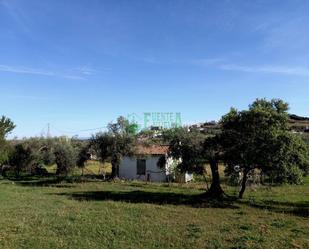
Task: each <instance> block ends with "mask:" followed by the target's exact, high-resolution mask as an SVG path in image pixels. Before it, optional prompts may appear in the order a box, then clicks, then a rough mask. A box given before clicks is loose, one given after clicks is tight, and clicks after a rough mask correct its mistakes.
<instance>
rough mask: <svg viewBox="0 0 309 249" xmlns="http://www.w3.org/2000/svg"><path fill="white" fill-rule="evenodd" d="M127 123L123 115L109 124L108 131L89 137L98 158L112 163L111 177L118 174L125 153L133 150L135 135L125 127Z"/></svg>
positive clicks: (129, 153)
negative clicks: (115, 121)
mask: <svg viewBox="0 0 309 249" xmlns="http://www.w3.org/2000/svg"><path fill="white" fill-rule="evenodd" d="M127 124H129V123H128V122H127V121H126V120H125V119H124V118H123V117H119V118H118V121H117V123H112V124H109V131H108V132H105V133H98V134H96V135H95V136H94V137H93V138H92V139H91V147H92V149H93V150H94V151H95V152H96V154H97V156H98V158H99V159H100V160H101V161H102V162H103V163H104V162H110V163H111V164H112V178H114V177H116V176H118V175H119V165H120V162H121V160H122V158H123V156H125V155H131V154H132V153H133V152H134V147H135V144H136V137H135V135H134V134H132V133H131V131H130V129H129V130H128V129H127Z"/></svg>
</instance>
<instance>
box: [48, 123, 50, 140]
mask: <svg viewBox="0 0 309 249" xmlns="http://www.w3.org/2000/svg"><path fill="white" fill-rule="evenodd" d="M49 137H50V123H48V124H47V138H49Z"/></svg>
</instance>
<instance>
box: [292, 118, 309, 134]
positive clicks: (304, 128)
mask: <svg viewBox="0 0 309 249" xmlns="http://www.w3.org/2000/svg"><path fill="white" fill-rule="evenodd" d="M290 127H291V129H292V130H293V131H297V132H309V118H307V117H301V116H298V115H295V114H290Z"/></svg>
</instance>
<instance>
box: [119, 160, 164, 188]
mask: <svg viewBox="0 0 309 249" xmlns="http://www.w3.org/2000/svg"><path fill="white" fill-rule="evenodd" d="M159 158H160V156H155V155H152V156H146V157H144V158H140V159H145V160H146V175H141V176H140V175H137V174H136V173H137V158H135V157H127V156H126V157H124V158H123V160H122V162H121V163H120V166H119V177H120V178H125V179H129V180H135V179H137V180H143V181H145V180H147V174H149V176H150V181H153V182H166V180H167V173H166V171H165V170H163V169H160V168H159V167H158V166H157V163H158V160H159Z"/></svg>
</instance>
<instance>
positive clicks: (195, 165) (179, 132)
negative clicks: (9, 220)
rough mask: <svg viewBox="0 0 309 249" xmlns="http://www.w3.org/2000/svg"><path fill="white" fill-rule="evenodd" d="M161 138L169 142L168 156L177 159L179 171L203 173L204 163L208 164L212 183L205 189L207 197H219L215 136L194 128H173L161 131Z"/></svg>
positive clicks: (217, 156) (216, 142) (216, 141)
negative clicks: (206, 134)
mask: <svg viewBox="0 0 309 249" xmlns="http://www.w3.org/2000/svg"><path fill="white" fill-rule="evenodd" d="M163 139H164V141H165V142H167V143H168V144H169V157H172V158H174V159H177V160H178V161H179V164H178V167H177V168H178V169H179V170H180V171H181V172H186V171H189V172H194V173H196V174H201V175H204V173H205V172H204V171H205V165H206V163H209V164H210V168H211V174H212V183H211V186H210V189H209V190H208V191H207V196H209V197H216V198H217V197H221V196H222V195H223V190H222V188H221V185H220V176H219V169H218V162H219V158H220V146H219V141H218V137H217V136H205V135H203V134H202V133H201V132H200V131H198V130H196V129H188V128H173V129H169V130H165V131H164V132H163Z"/></svg>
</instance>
